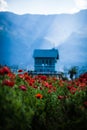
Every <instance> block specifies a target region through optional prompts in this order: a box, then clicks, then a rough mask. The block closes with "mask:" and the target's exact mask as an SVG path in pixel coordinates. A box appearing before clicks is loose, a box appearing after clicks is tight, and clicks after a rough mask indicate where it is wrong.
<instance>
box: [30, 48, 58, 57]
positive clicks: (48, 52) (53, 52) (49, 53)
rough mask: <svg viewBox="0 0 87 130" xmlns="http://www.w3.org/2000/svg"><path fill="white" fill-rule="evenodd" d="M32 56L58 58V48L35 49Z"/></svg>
mask: <svg viewBox="0 0 87 130" xmlns="http://www.w3.org/2000/svg"><path fill="white" fill-rule="evenodd" d="M33 57H34V58H47V57H49V58H56V59H59V53H58V50H57V49H55V48H53V49H35V50H34V53H33Z"/></svg>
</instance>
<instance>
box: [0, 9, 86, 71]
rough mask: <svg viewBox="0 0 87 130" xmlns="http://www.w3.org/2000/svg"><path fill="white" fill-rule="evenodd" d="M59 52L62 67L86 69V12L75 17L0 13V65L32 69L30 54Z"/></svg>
mask: <svg viewBox="0 0 87 130" xmlns="http://www.w3.org/2000/svg"><path fill="white" fill-rule="evenodd" d="M53 47H55V48H58V50H59V56H60V59H59V61H58V64H57V68H61V67H62V66H74V65H76V66H82V65H84V66H87V10H82V11H80V12H78V13H76V14H57V15H33V14H25V15H17V14H13V13H11V12H0V64H7V65H20V66H25V67H26V66H28V68H30V69H31V68H33V50H34V49H36V48H38V49H39V48H41V49H49V48H53Z"/></svg>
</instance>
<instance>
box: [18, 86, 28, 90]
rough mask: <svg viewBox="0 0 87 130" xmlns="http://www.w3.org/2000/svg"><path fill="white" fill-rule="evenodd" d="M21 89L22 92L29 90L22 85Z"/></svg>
mask: <svg viewBox="0 0 87 130" xmlns="http://www.w3.org/2000/svg"><path fill="white" fill-rule="evenodd" d="M19 88H20V89H21V90H23V91H26V90H27V88H26V86H25V85H20V86H19Z"/></svg>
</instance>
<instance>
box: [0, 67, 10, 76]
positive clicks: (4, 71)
mask: <svg viewBox="0 0 87 130" xmlns="http://www.w3.org/2000/svg"><path fill="white" fill-rule="evenodd" d="M10 72H11V70H10V69H9V68H8V67H7V66H4V67H2V68H1V69H0V74H1V75H4V74H8V73H10Z"/></svg>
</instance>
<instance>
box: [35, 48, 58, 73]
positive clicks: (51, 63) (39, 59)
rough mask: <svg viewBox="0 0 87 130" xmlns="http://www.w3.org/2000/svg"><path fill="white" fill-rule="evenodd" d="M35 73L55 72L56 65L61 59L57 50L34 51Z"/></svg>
mask: <svg viewBox="0 0 87 130" xmlns="http://www.w3.org/2000/svg"><path fill="white" fill-rule="evenodd" d="M33 57H34V71H36V72H55V64H56V62H57V60H58V59H59V54H58V50H57V49H46V50H40V49H36V50H34V54H33Z"/></svg>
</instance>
